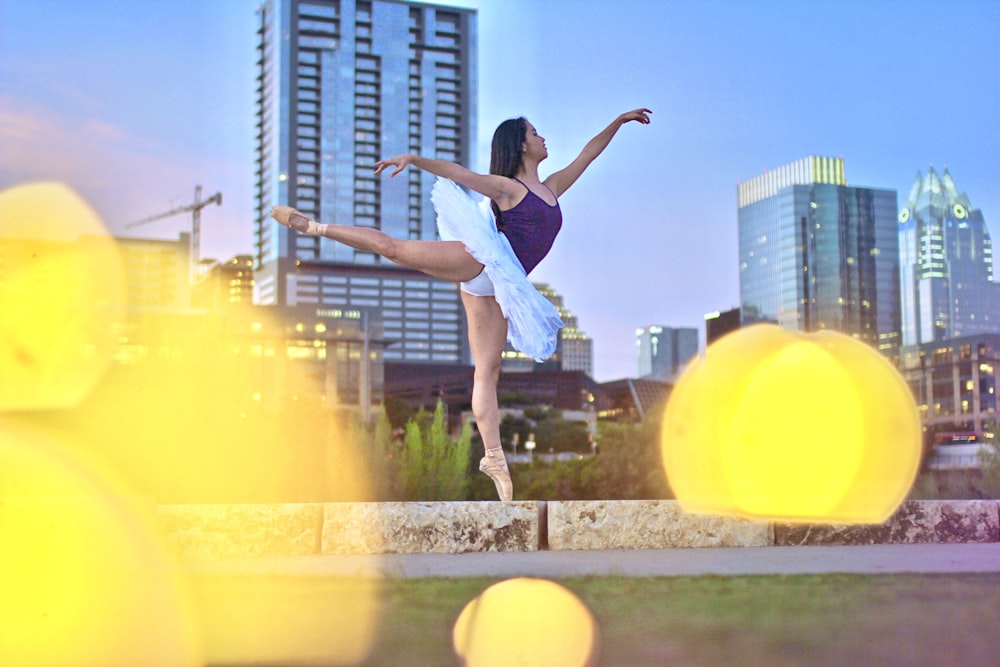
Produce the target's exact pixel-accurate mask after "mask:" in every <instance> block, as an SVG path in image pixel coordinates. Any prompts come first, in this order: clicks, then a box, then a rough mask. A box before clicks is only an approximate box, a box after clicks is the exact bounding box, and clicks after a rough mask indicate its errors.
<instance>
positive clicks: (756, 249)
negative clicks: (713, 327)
mask: <svg viewBox="0 0 1000 667" xmlns="http://www.w3.org/2000/svg"><path fill="white" fill-rule="evenodd" d="M737 195H738V201H739V212H738V221H739V254H740V301H741V304H740V309H741V313H742V319H743V322H744V323H746V324H750V323H753V322H758V321H771V322H777V323H779V324H780V325H782V326H784V327H786V328H789V329H796V330H800V331H818V330H821V329H832V330H835V331H841V332H843V333H847V334H851V335H852V336H854V337H856V338H859V339H861V340H864V341H867V342H869V343H870V344H872V345H873V346H875V347H877V348H878V349H880V350H888V349H893V348H896V347H898V346H899V344H900V305H899V279H900V278H899V245H898V237H897V233H896V223H895V220H894V218H895V214H894V211H895V210H896V192H895V191H894V190H878V189H872V188H858V187H849V186H848V185H847V182H846V180H845V177H844V162H843V159H842V158H829V157H816V156H810V157H806V158H803V159H801V160H798V161H796V162H793V163H791V164H788V165H785V166H783V167H779V168H778V169H775V170H770V171H768V172H766V173H764V174H761V175H759V176H755V177H753V178H751V179H749V180H747V181H743V182H741V183H739V185H738V188H737Z"/></svg>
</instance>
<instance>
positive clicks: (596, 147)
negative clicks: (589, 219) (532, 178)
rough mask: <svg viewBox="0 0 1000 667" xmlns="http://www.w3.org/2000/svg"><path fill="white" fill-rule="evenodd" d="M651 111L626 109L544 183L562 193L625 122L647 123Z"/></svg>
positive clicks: (602, 149)
mask: <svg viewBox="0 0 1000 667" xmlns="http://www.w3.org/2000/svg"><path fill="white" fill-rule="evenodd" d="M651 113H653V112H652V111H650V110H649V109H636V110H635V111H628V112H626V113H623V114H622V115H620V116H618V118H615V119H614V120H613V121H612V122H611V124H610V125H608V126H607V127H606V128H604V129H603V130H602V131H601V132H600V133H599V134H598V135H597V136H596V137H594V138H593V139H591V140H590V141H588V142H587V145H586V146H584V147H583V150H582V151H580V154H579V155H578V156H577V157H576V159H575V160H573V161H572V162H570V163H569V166H567V167H566V168H565V169H561V170H559V171H557V172H555V173H554V174H552V175H551V176H549V177H548V178H546V179H545V185H547V186H549V188H550V189H551V190H552V192H554V193H555V195H556V197H559V196H561V195H562V193H564V192H566V191H567V190H569V187H570V186H571V185H573V184H574V183H576V179H578V178H580V174H582V173H583V172H584V170H585V169H586V168H587V167H589V166H590V163H591V162H593V161H594V159H595V158H596V157H597V156H598V155H600V154H601V153H602V152H604V149H605V148H607V147H608V144H610V143H611V140H612V139H613V138H614V136H615V134H616V133H617V132H618V128H620V127H621V126H622V125H624V124H625V123H628V122H631V121H636V122H638V123H642V124H643V125H648V124H649V114H651Z"/></svg>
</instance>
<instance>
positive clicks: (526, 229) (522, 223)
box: [497, 178, 562, 273]
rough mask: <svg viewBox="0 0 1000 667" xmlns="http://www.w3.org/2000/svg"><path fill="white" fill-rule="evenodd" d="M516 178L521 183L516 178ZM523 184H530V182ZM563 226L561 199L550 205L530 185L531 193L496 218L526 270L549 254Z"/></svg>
mask: <svg viewBox="0 0 1000 667" xmlns="http://www.w3.org/2000/svg"><path fill="white" fill-rule="evenodd" d="M514 180H515V181H517V182H518V183H521V181H518V180H517V179H516V178H515V179H514ZM521 185H524V183H521ZM524 187H526V188H528V186H527V185H524ZM561 227H562V211H561V210H560V209H559V201H558V200H557V201H556V205H555V206H549V205H548V204H547V203H546V202H545V200H544V199H542V198H541V197H539V196H538V195H536V194H535V193H534V192H532V191H531V188H528V194H526V195H525V196H524V199H522V200H521V201H519V202H518V203H517V206H515V207H514V208H512V209H510V210H507V211H502V212H501V213H500V219H499V220H497V228H498V229H499V230H500V231H501V232H502V233H503V235H504V236H506V237H507V240H508V241H510V246H511V248H513V249H514V254H515V255H517V259H518V260H519V261H520V262H521V266H523V267H524V272H525V273H531V270H532V269H534V268H535V267H536V266H538V263H539V262H541V261H542V259H543V258H544V257H545V256H546V255H547V254H549V250H551V249H552V243H553V242H554V241H555V240H556V234H558V233H559V229H560V228H561Z"/></svg>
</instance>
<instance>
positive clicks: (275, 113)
mask: <svg viewBox="0 0 1000 667" xmlns="http://www.w3.org/2000/svg"><path fill="white" fill-rule="evenodd" d="M258 13H259V17H260V27H259V43H258V51H259V61H258V87H257V159H256V182H255V193H256V209H257V223H256V230H255V236H256V249H255V255H256V261H257V266H256V267H255V271H254V280H255V286H254V298H255V301H256V303H259V304H265V305H281V306H297V305H311V306H313V307H315V308H317V309H325V308H347V309H351V308H367V309H376V310H378V311H380V312H381V318H382V322H383V326H384V334H385V337H386V338H387V339H391V340H395V341H396V343H395V344H394V345H391V346H390V347H389V348H388V349H386V351H385V358H386V360H387V361H403V362H406V361H412V362H421V363H428V362H430V363H467V362H468V356H469V355H468V347H467V343H466V328H465V326H466V325H465V318H464V317H463V316H462V306H461V301H460V298H459V294H458V289H457V287H456V286H455V285H454V284H452V283H448V282H445V281H441V280H436V279H432V278H429V277H427V276H425V275H423V274H421V273H419V272H416V271H412V270H408V269H403V268H401V267H399V266H397V265H395V264H392V263H391V262H389V261H388V260H385V259H383V258H381V257H379V256H377V255H375V254H373V253H368V252H362V251H358V250H354V249H352V248H350V247H348V246H345V245H342V244H338V243H334V242H333V241H331V240H329V239H324V238H319V237H314V236H306V235H302V234H296V233H294V232H291V231H290V230H288V229H287V228H285V227H282V226H281V225H279V224H278V223H277V222H275V221H274V220H272V219H270V218H269V217H268V212H269V211H270V210H271V208H272V207H273V206H274V205H276V204H285V205H288V206H292V207H294V208H296V209H298V210H300V211H302V212H303V213H304V214H306V215H308V216H310V217H312V218H314V219H316V220H318V221H320V222H323V223H334V224H339V225H354V226H358V227H370V228H375V229H380V230H382V231H384V232H385V233H387V234H389V235H390V236H394V237H397V238H404V239H425V240H432V239H435V238H436V236H437V230H436V225H435V213H434V208H433V206H432V205H431V202H430V190H431V187H432V185H433V182H434V176H432V175H430V174H428V173H426V172H422V171H420V170H417V169H408V170H407V171H406V172H405V173H404V174H402V175H400V176H398V177H396V178H392V179H390V178H388V177H376V176H375V175H374V172H373V167H372V165H373V164H374V163H375V162H376V161H377V160H378V159H379V158H381V157H386V156H391V155H397V154H402V153H418V154H420V155H423V156H425V157H433V158H439V159H443V160H449V161H453V162H458V163H460V164H464V165H466V166H470V165H472V163H473V151H474V146H475V137H476V126H475V118H476V108H475V106H476V69H475V63H476V48H477V47H476V44H477V36H476V12H475V10H473V9H462V8H457V7H446V6H441V5H433V4H423V3H414V2H405V1H404V0H266V2H264V3H263V4H262V5H261V7H260V8H259V9H258Z"/></svg>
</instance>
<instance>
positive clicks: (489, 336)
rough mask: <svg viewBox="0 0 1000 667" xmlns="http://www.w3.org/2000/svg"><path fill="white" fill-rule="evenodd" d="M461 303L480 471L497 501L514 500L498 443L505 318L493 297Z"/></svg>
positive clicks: (464, 299)
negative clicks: (472, 365) (466, 326)
mask: <svg viewBox="0 0 1000 667" xmlns="http://www.w3.org/2000/svg"><path fill="white" fill-rule="evenodd" d="M462 303H463V304H464V305H465V314H466V317H467V319H468V322H469V346H470V347H471V348H472V358H473V361H474V362H475V365H476V370H475V375H474V379H473V384H472V414H473V415H475V417H476V424H477V425H478V426H479V434H480V436H481V437H482V439H483V446H484V447H485V449H486V452H485V454H486V456H484V457H483V459H482V460H481V461H480V462H479V469H480V470H481V471H483V472H484V473H486V474H487V475H489V476H490V479H492V480H493V483H494V484H496V487H497V494H498V495H499V496H500V500H511V499H513V497H514V485H513V483H512V482H511V479H510V470H509V469H508V467H507V459H506V457H505V456H504V453H503V448H502V447H501V442H500V409H499V406H498V405H497V383H498V382H499V381H500V360H501V355H502V354H503V348H504V346H505V345H506V344H507V319H506V318H505V317H504V316H503V313H502V312H501V311H500V306H499V305H497V301H496V299H494V298H493V297H492V296H473V295H471V294H468V293H466V292H462Z"/></svg>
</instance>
